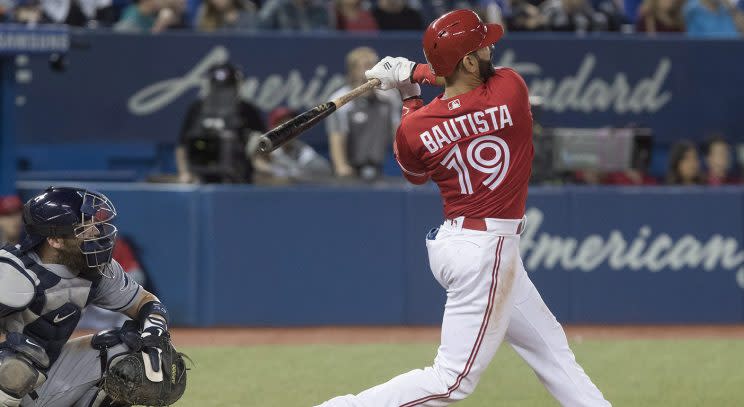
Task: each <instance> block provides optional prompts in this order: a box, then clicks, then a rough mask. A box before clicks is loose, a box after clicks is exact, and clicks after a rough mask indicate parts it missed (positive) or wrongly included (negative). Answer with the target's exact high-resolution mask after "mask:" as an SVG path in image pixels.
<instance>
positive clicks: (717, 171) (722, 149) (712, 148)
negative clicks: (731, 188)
mask: <svg viewBox="0 0 744 407" xmlns="http://www.w3.org/2000/svg"><path fill="white" fill-rule="evenodd" d="M703 154H704V155H705V165H706V167H707V168H708V172H707V174H706V176H705V183H706V184H708V185H725V184H738V183H739V182H740V180H739V179H737V178H735V177H732V176H731V174H730V170H731V146H730V145H729V143H728V142H727V141H726V139H724V138H723V137H721V136H713V137H711V138H710V139H708V140H707V141H706V143H705V145H704V147H703Z"/></svg>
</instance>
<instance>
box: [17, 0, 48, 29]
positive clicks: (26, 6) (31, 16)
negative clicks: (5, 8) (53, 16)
mask: <svg viewBox="0 0 744 407" xmlns="http://www.w3.org/2000/svg"><path fill="white" fill-rule="evenodd" d="M43 18H44V12H43V11H42V10H41V4H39V2H38V1H36V0H31V1H20V2H18V4H17V5H16V7H15V9H14V10H13V20H14V21H15V22H17V23H23V24H32V25H33V24H38V23H40V22H41V21H42V19H43Z"/></svg>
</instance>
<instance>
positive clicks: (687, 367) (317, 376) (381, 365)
mask: <svg viewBox="0 0 744 407" xmlns="http://www.w3.org/2000/svg"><path fill="white" fill-rule="evenodd" d="M572 348H573V350H574V352H575V353H576V357H577V359H578V360H579V362H580V363H581V364H582V366H583V367H584V369H585V370H586V371H587V373H588V374H589V376H590V377H591V378H592V379H593V381H594V382H595V383H596V384H597V386H599V388H600V389H601V390H602V392H603V393H604V394H605V396H606V397H607V398H608V400H610V401H611V402H612V403H613V405H614V406H616V407H617V406H621V407H622V406H629V407H645V406H653V407H662V406H670V407H671V406H674V407H685V406H715V407H726V406H731V407H733V406H744V341H736V340H680V341H669V340H627V341H619V340H617V341H615V340H612V341H585V342H581V343H573V344H572ZM184 350H185V351H186V352H187V353H188V354H189V355H190V356H191V357H192V358H193V360H194V362H195V363H196V366H195V367H194V369H193V370H192V371H190V372H189V374H190V375H189V387H188V390H187V392H186V394H185V396H184V398H183V399H182V400H181V402H179V403H178V404H177V405H178V406H277V407H279V406H281V407H290V406H313V405H315V404H318V403H320V402H322V401H324V400H326V399H329V398H331V397H333V396H336V395H341V394H348V393H358V392H359V391H361V390H364V389H365V388H367V387H370V386H373V385H376V384H379V383H382V382H384V381H387V380H388V379H389V378H391V377H393V376H395V375H397V374H400V373H403V372H406V371H408V370H411V369H413V368H420V367H424V366H427V365H429V364H430V363H431V360H432V359H433V357H434V354H435V352H436V344H405V345H327V346H326V345H322V346H321V345H307V346H255V347H230V348H188V349H184ZM457 405H458V406H463V407H476V406H484V407H485V406H488V407H493V406H519V407H531V406H557V405H558V404H557V403H556V402H555V401H553V399H552V398H551V397H550V396H549V395H548V393H547V392H546V391H545V390H544V389H543V387H542V385H541V384H540V383H539V382H538V380H537V378H536V377H535V376H534V375H533V374H532V371H531V370H530V369H529V368H528V367H527V365H526V364H525V363H524V362H523V361H522V360H521V359H520V358H519V357H518V356H517V355H516V353H514V351H512V349H511V348H510V347H509V346H502V347H501V349H500V350H499V352H498V354H497V355H496V357H495V358H494V360H493V362H492V363H491V365H490V367H489V369H488V370H487V371H486V374H485V375H484V376H483V377H482V378H481V381H480V384H479V385H478V388H477V389H476V391H475V393H474V394H473V395H472V396H471V397H470V398H468V399H467V400H465V401H463V402H462V403H459V404H457ZM380 407H384V406H380Z"/></svg>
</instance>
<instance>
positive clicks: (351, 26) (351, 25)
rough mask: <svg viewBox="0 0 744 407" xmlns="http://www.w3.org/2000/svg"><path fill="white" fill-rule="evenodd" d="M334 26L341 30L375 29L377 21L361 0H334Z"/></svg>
mask: <svg viewBox="0 0 744 407" xmlns="http://www.w3.org/2000/svg"><path fill="white" fill-rule="evenodd" d="M336 28H337V29H339V30H342V31H377V22H376V21H375V18H374V17H373V16H372V13H370V12H369V10H367V9H365V8H364V7H363V6H362V1H361V0H336Z"/></svg>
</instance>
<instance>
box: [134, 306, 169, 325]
mask: <svg viewBox="0 0 744 407" xmlns="http://www.w3.org/2000/svg"><path fill="white" fill-rule="evenodd" d="M152 314H155V315H160V316H161V317H163V319H165V323H166V324H167V323H169V322H170V321H169V320H168V308H165V305H163V303H162V302H159V301H150V302H148V303H147V304H145V305H143V306H142V307H141V308H140V310H139V312H138V313H137V321H139V322H140V324H144V323H145V320H147V317H148V316H150V315H152Z"/></svg>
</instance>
